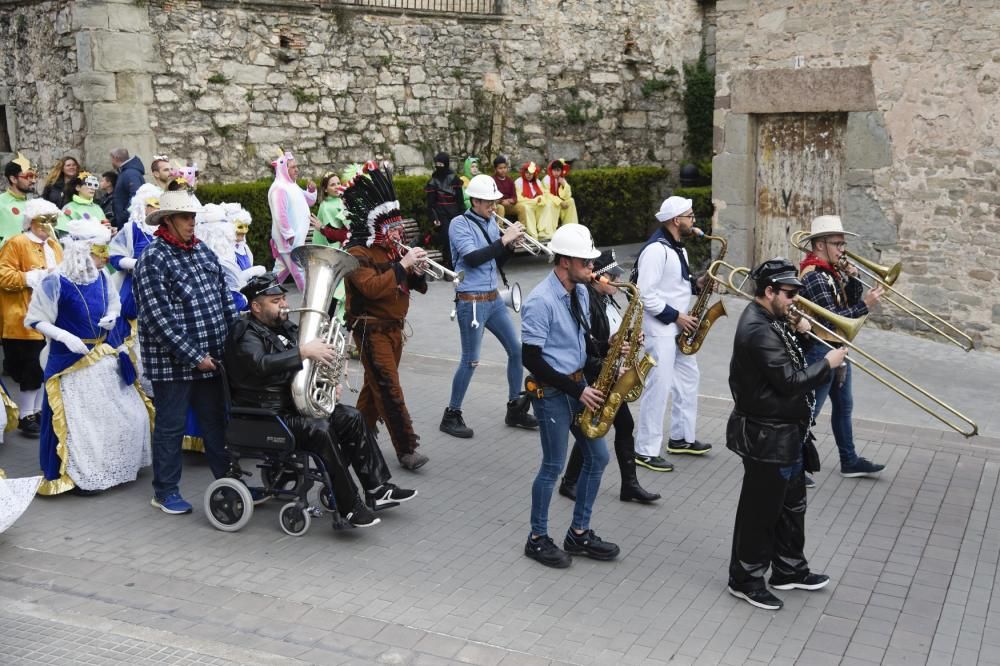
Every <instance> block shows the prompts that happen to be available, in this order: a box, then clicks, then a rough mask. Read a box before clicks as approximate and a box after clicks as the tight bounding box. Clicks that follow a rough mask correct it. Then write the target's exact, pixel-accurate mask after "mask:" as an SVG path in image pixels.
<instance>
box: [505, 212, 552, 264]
mask: <svg viewBox="0 0 1000 666" xmlns="http://www.w3.org/2000/svg"><path fill="white" fill-rule="evenodd" d="M494 217H496V220H497V226H498V227H500V233H504V232H506V231H507V229H509V228H510V226H511V225H512V224H514V223H513V222H511V221H510V220H508V219H507V218H506V217H501V216H500V215H495V216H494ZM517 246H518V247H520V248H521V249H523V250H524V251H525V252H527V253H528V254H533V255H535V256H536V257H537V256H538V255H540V254H544V255H547V256H549V257H552V256H554V254H555V253H554V252H552V250H550V249H549V248H548V247H546V246H545V244H544V243H541V242H539V241H537V240H535V239H534V238H532V237H531V236H529V235H528V234H524V238H522V239H521V240H519V241H518V242H517Z"/></svg>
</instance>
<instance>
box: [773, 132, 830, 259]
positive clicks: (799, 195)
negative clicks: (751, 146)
mask: <svg viewBox="0 0 1000 666" xmlns="http://www.w3.org/2000/svg"><path fill="white" fill-rule="evenodd" d="M846 126H847V114H843V113H783V114H773V115H762V116H758V117H757V197H756V204H757V221H756V226H755V228H754V265H756V264H757V263H759V262H761V261H764V260H766V259H771V258H773V257H788V258H789V259H791V260H792V262H793V263H796V264H797V263H798V262H799V260H800V259H801V258H802V257H801V253H800V252H799V251H798V250H796V249H794V248H793V247H792V246H791V245H790V244H789V242H788V237H789V236H790V235H791V234H792V232H793V231H798V230H799V229H808V228H809V223H810V222H811V221H812V218H814V217H816V216H818V215H837V214H839V212H840V197H841V193H842V192H843V172H844V130H845V128H846Z"/></svg>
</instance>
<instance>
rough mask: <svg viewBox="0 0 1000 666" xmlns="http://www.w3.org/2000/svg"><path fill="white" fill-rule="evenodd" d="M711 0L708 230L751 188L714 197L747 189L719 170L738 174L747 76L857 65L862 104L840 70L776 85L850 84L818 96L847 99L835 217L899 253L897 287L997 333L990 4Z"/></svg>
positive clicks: (999, 305)
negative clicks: (712, 183)
mask: <svg viewBox="0 0 1000 666" xmlns="http://www.w3.org/2000/svg"><path fill="white" fill-rule="evenodd" d="M716 9H717V26H716V33H715V34H716V47H717V48H716V51H717V79H716V90H717V97H716V114H715V124H716V142H715V144H716V145H715V148H716V153H717V157H716V164H717V167H723V168H722V170H720V169H719V168H716V170H715V171H714V177H715V180H716V188H715V191H716V196H717V198H718V201H717V204H718V205H719V208H720V211H719V219H718V226H719V231H721V232H722V233H726V231H727V229H733V230H735V231H736V232H737V233H745V232H746V230H747V229H748V228H752V225H753V214H754V213H753V201H752V194H751V200H749V201H736V200H735V199H738V198H739V197H738V196H737V195H733V197H731V199H733V200H730V201H727V200H726V198H725V197H719V192H720V191H723V190H724V189H729V190H730V191H733V190H740V191H743V190H745V189H746V188H745V187H742V186H733V184H732V183H731V182H730V183H728V184H727V183H721V182H720V180H723V179H726V180H735V181H739V180H740V179H741V178H746V177H747V171H746V169H745V168H742V167H740V166H739V165H740V164H744V165H745V162H746V159H745V158H746V157H747V156H748V155H749V156H750V157H752V152H753V147H752V146H751V145H748V143H747V141H748V129H747V127H748V119H749V120H750V123H749V125H750V126H752V119H753V115H752V114H753V113H754V112H755V111H754V110H753V109H751V110H749V111H748V110H747V109H746V108H737V105H738V104H740V102H739V100H738V98H742V99H743V100H744V101H745V100H746V99H747V98H748V96H750V97H752V96H753V94H754V91H753V90H751V89H748V88H747V87H746V86H745V85H744V84H745V82H746V80H747V79H748V78H749V79H752V80H755V81H762V80H766V79H767V78H768V75H773V80H780V81H784V82H788V84H789V85H790V86H794V85H795V83H794V82H795V81H796V80H797V79H796V76H797V75H799V74H800V73H802V72H820V71H821V70H826V69H831V68H843V69H842V70H840V71H842V72H847V73H851V72H854V73H855V74H857V75H859V76H862V77H863V76H869V77H870V79H871V87H872V88H873V91H874V98H873V99H872V100H871V108H865V107H864V105H865V104H867V101H866V100H865V99H864V94H863V93H864V92H865V91H864V85H862V84H860V83H859V82H858V81H852V80H849V79H845V78H842V77H841V78H838V77H832V78H833V82H832V83H831V84H830V85H829V86H828V87H829V89H828V90H820V91H818V92H817V91H812V92H810V91H808V90H806V89H803V90H798V91H796V90H795V89H794V87H792V88H788V89H786V90H785V91H784V95H785V100H786V102H787V104H786V106H787V105H792V106H795V105H796V104H798V103H801V102H803V99H806V100H812V99H814V98H815V97H816V96H817V95H821V96H824V97H829V98H837V97H838V96H839V97H841V98H843V97H845V95H843V94H841V93H845V91H847V92H848V94H846V97H849V98H851V102H852V103H854V104H857V105H858V106H854V107H852V108H844V109H827V110H843V111H849V112H850V115H849V117H848V134H847V141H846V149H847V160H848V164H849V167H850V169H849V171H848V172H847V185H848V187H849V190H850V191H849V193H848V196H847V197H846V199H845V200H844V209H845V210H842V211H841V214H842V215H843V216H844V217H845V222H846V224H847V226H848V227H849V228H850V227H852V226H853V227H854V228H861V229H862V230H863V231H866V232H868V233H869V235H878V238H877V240H880V241H882V242H881V243H880V244H879V245H878V248H879V249H881V256H880V257H879V255H878V252H877V251H876V248H875V247H872V246H869V247H868V248H867V249H866V252H871V254H870V255H869V256H872V257H873V258H876V259H880V261H881V263H893V262H895V261H897V260H900V259H901V260H902V261H903V263H904V275H903V277H902V278H901V280H900V285H899V286H900V287H901V288H902V289H904V290H905V291H906V293H908V295H911V296H914V297H916V298H917V299H918V300H919V301H921V302H922V303H924V304H926V305H928V306H930V307H932V308H933V309H934V310H935V311H937V312H939V313H943V314H945V315H947V316H949V317H950V318H951V320H953V321H954V322H956V323H958V324H960V325H961V326H963V327H965V328H966V329H967V330H969V331H971V332H972V333H974V334H975V335H976V336H978V337H979V338H980V342H981V343H983V344H985V345H987V346H991V347H998V346H1000V189H998V187H1000V186H998V182H1000V180H998V171H997V170H998V164H1000V145H998V139H1000V105H998V104H997V99H998V92H1000V5H998V4H997V3H996V2H993V1H990V0H962V1H958V0H942V1H941V2H908V1H904V0H890V1H888V2H881V3H870V2H861V1H860V0H858V1H851V2H844V1H843V0H841V1H837V2H835V1H833V0H817V1H815V2H800V3H788V2H783V1H778V0H757V1H755V2H749V1H748V0H719V2H718V3H717V7H716ZM849 75H850V74H849ZM799 78H801V76H799ZM806 78H809V77H806ZM821 78H822V77H819V78H816V77H813V78H812V80H814V81H818V80H821ZM741 86H742V88H741ZM848 88H849V89H850V90H849V91H848ZM796 100H797V101H796ZM758 101H759V100H758ZM759 109H760V107H757V111H756V112H792V111H807V110H811V109H804V108H801V109H800V108H784V109H768V110H766V111H761V110H759ZM852 137H853V138H852ZM741 159H742V160H743V162H741ZM751 161H752V160H751ZM730 167H732V168H730ZM750 177H752V175H751V176H750ZM723 186H725V187H723ZM751 186H752V185H751ZM751 192H752V191H751ZM886 312H890V310H886ZM892 321H893V322H894V323H895V324H896V325H899V326H905V323H904V320H902V319H898V318H895V319H893V320H892Z"/></svg>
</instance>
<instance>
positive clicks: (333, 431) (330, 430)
mask: <svg viewBox="0 0 1000 666" xmlns="http://www.w3.org/2000/svg"><path fill="white" fill-rule="evenodd" d="M285 423H286V424H287V425H288V427H289V428H290V429H291V431H292V434H293V435H295V440H296V443H297V444H298V446H299V448H301V449H303V450H305V451H310V452H312V453H315V454H316V455H318V456H319V457H320V458H321V459H322V460H323V464H324V465H326V470H327V473H328V474H329V475H330V480H331V481H332V482H333V496H334V498H335V499H336V501H337V508H338V510H339V511H340V513H341V514H347V513H348V512H349V511H351V509H352V508H353V506H354V501H355V500H356V499H357V497H358V489H357V486H355V485H354V480H353V479H352V478H351V475H350V472H348V469H347V468H348V467H349V466H350V467H353V468H354V473H355V474H357V475H358V480H359V481H360V482H361V487H362V488H364V489H365V490H373V489H375V488H378V487H379V486H381V485H382V484H383V483H385V482H386V481H388V480H389V479H390V477H391V476H392V475H391V474H390V473H389V467H388V466H387V465H386V464H385V458H383V457H382V451H381V450H379V448H378V438H377V437H376V436H375V433H374V432H372V431H371V430H369V429H368V427H367V426H366V425H365V421H364V419H363V418H362V417H361V413H360V412H359V411H358V410H357V409H355V408H354V407H350V406H348V405H341V404H338V405H337V407H336V408H335V409H334V410H333V414H332V415H331V416H330V418H329V419H309V418H304V417H302V416H298V415H292V416H287V417H285Z"/></svg>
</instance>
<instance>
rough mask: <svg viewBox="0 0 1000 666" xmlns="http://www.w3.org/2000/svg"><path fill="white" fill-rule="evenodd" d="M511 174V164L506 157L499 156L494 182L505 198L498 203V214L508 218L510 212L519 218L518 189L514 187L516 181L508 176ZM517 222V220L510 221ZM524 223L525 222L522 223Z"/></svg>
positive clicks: (494, 169) (494, 167)
mask: <svg viewBox="0 0 1000 666" xmlns="http://www.w3.org/2000/svg"><path fill="white" fill-rule="evenodd" d="M509 172H510V164H509V163H508V162H507V157H506V156H505V155H497V156H496V158H495V159H494V160H493V182H494V183H496V184H497V189H498V190H500V194H502V195H503V196H502V197H501V198H500V201H498V202H497V207H496V213H497V215H499V216H500V217H507V214H508V212H509V213H510V214H511V215H513V216H514V217H515V218H516V217H517V213H516V212H515V210H514V207H515V206H516V205H517V188H516V187H515V186H514V179H513V178H510V177H509V176H508V175H507V174H508V173H509ZM510 221H511V222H517V221H518V220H517V219H513V220H510ZM522 222H523V221H522Z"/></svg>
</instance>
